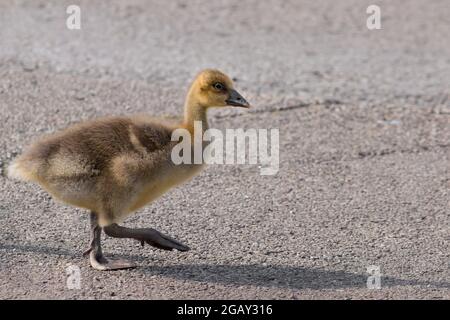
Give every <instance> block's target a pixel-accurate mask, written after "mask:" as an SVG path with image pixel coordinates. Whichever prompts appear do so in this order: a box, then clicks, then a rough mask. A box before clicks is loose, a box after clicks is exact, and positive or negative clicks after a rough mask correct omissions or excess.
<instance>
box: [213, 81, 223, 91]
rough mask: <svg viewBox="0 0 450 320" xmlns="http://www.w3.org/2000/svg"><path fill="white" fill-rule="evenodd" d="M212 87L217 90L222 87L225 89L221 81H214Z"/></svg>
mask: <svg viewBox="0 0 450 320" xmlns="http://www.w3.org/2000/svg"><path fill="white" fill-rule="evenodd" d="M213 87H214V89H217V90H223V89H225V86H224V85H223V84H222V83H220V82H216V83H214V84H213Z"/></svg>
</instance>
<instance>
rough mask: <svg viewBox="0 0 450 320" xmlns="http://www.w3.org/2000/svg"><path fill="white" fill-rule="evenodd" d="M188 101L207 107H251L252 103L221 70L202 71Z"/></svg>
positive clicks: (194, 83) (195, 81)
mask: <svg viewBox="0 0 450 320" xmlns="http://www.w3.org/2000/svg"><path fill="white" fill-rule="evenodd" d="M188 100H190V101H189V102H188V103H191V104H197V105H200V106H202V107H205V108H209V107H225V106H235V107H244V108H249V107H250V104H249V103H248V102H247V101H246V100H245V99H244V97H242V96H241V95H240V94H239V92H237V91H236V90H235V89H234V87H233V81H232V80H231V79H230V78H229V77H228V76H227V75H226V74H224V73H222V72H221V71H219V70H214V69H206V70H203V71H202V72H200V73H199V74H198V75H197V77H196V78H195V80H194V82H193V83H192V86H191V89H190V90H189V97H188Z"/></svg>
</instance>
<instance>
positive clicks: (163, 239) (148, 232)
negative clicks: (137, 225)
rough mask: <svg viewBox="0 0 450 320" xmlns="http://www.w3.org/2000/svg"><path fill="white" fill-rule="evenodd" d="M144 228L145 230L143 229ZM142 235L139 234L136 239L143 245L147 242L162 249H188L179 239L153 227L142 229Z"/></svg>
mask: <svg viewBox="0 0 450 320" xmlns="http://www.w3.org/2000/svg"><path fill="white" fill-rule="evenodd" d="M144 230H145V231H144ZM142 231H144V232H143V235H142V236H141V237H142V238H141V239H138V240H140V241H141V244H142V246H144V243H147V244H149V245H151V246H153V247H155V248H158V249H162V250H172V249H177V250H179V251H189V247H188V246H186V245H184V244H182V243H181V242H180V241H178V240H175V239H173V238H171V237H169V236H167V235H165V234H162V233H161V232H159V231H157V230H155V229H151V228H148V229H142Z"/></svg>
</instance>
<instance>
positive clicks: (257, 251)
mask: <svg viewBox="0 0 450 320" xmlns="http://www.w3.org/2000/svg"><path fill="white" fill-rule="evenodd" d="M75 2H76V4H78V5H80V7H81V10H82V11H81V30H72V31H71V30H68V29H67V28H66V26H65V19H66V17H67V15H66V13H65V11H66V7H67V6H68V5H69V4H74V3H75ZM370 4H372V1H367V0H363V1H361V0H351V1H350V0H348V1H331V0H330V1H325V0H320V1H256V0H252V1H234V0H233V1H226V2H225V1H206V0H205V1H188V2H186V1H170V2H168V1H162V0H161V1H140V0H134V1H118V0H117V1H106V0H105V1H97V0H96V1H72V0H70V1H12V0H5V1H1V2H0V119H1V126H0V170H1V171H2V172H3V173H4V169H5V167H6V165H7V164H8V163H9V162H10V161H11V160H12V159H13V158H14V157H15V155H17V154H18V153H20V152H21V150H23V148H24V147H25V146H26V145H28V144H29V143H30V141H31V140H33V139H35V138H36V137H38V136H40V135H42V134H44V133H49V132H54V131H55V130H57V129H61V128H64V127H66V126H68V125H70V124H73V123H76V122H79V121H81V120H86V119H91V118H95V117H99V116H103V115H119V114H133V113H142V112H146V113H150V114H155V115H177V114H181V110H182V104H183V98H184V95H185V93H186V90H187V86H188V84H189V82H190V81H191V80H192V78H193V76H194V75H195V74H196V73H197V72H198V71H199V70H201V69H203V68H206V67H214V68H219V69H221V70H223V71H224V72H226V73H227V74H229V75H230V76H232V77H234V78H236V87H237V88H238V89H239V91H240V92H241V93H242V94H243V95H244V96H245V97H246V98H247V99H248V100H249V101H250V102H251V103H252V104H253V105H254V106H255V107H254V109H252V110H250V111H245V110H244V111H241V110H224V111H213V112H211V113H210V119H211V125H212V126H214V127H217V128H221V129H224V128H279V130H280V170H279V172H278V174H276V175H274V176H261V175H260V174H259V169H258V167H257V166H251V165H226V166H225V165H224V166H210V167H208V168H207V169H206V170H205V171H204V172H203V173H202V174H200V175H199V176H197V177H195V178H194V179H193V180H191V181H190V182H189V183H187V184H185V185H183V186H181V187H179V188H177V189H174V190H172V191H171V192H170V193H168V194H166V195H164V196H163V197H162V198H160V199H159V200H158V201H157V202H155V203H154V204H152V205H151V206H148V207H146V208H145V209H142V210H140V211H139V212H138V214H136V215H135V216H133V217H131V218H130V219H128V220H127V221H126V225H127V226H149V227H154V228H156V229H158V230H160V231H162V232H164V233H168V234H170V235H172V236H174V237H176V238H177V239H180V240H182V241H183V242H185V243H186V244H188V245H189V246H190V247H191V249H192V250H191V251H189V252H187V253H180V252H162V251H158V250H153V249H152V248H151V247H144V248H141V247H140V245H139V244H138V243H137V242H133V241H131V240H118V239H112V238H105V242H104V243H105V248H104V250H105V252H106V253H108V254H109V255H110V256H111V255H113V256H119V257H125V258H131V259H134V260H136V261H137V262H138V264H139V265H140V267H139V268H137V269H133V270H123V271H117V272H98V271H94V270H93V269H91V268H90V267H89V265H88V262H87V260H86V259H85V258H83V257H82V256H81V254H82V252H83V251H84V249H86V246H87V243H88V236H89V231H88V215H87V214H86V212H84V211H83V210H79V209H74V208H72V207H68V206H65V205H63V204H60V203H57V202H55V201H54V200H53V199H52V198H51V197H50V196H49V195H48V194H47V193H45V192H44V191H42V190H41V189H40V188H39V187H37V186H34V185H30V184H25V183H22V182H18V181H11V180H8V179H7V178H6V177H4V174H2V175H0V298H2V299H30V298H44V299H50V298H56V299H61V298H76V299H81V298H86V299H98V298H102V299H117V298H120V299H122V298H136V299H172V298H181V299H183V298H189V299H191V298H194V299H196V298H205V299H210V298H218V299H220V298H223V299H231V298H237V299H241V298H246V299H257V298H264V299H267V298H269V299H270V298H274V299H318V298H331V299H359V298H363V299H393V298H395V299H407V298H410V299H425V298H427V299H449V298H450V271H449V263H450V246H449V240H450V227H449V226H450V214H449V205H450V161H449V160H450V86H449V84H450V42H449V41H448V39H449V31H450V3H449V2H448V0H433V1H420V0H411V1H395V2H394V1H377V3H376V4H377V5H379V6H380V7H381V21H382V29H381V30H372V31H371V30H368V29H367V28H366V19H367V16H368V15H367V14H366V8H367V6H368V5H370ZM68 266H76V267H79V268H80V271H81V288H80V289H69V288H68V287H67V274H66V271H67V267H68ZM369 266H378V267H379V268H380V271H381V274H382V275H381V289H379V290H371V289H368V288H367V286H366V282H367V277H368V276H369V274H368V273H367V268H368V267H369Z"/></svg>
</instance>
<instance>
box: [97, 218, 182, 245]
mask: <svg viewBox="0 0 450 320" xmlns="http://www.w3.org/2000/svg"><path fill="white" fill-rule="evenodd" d="M104 230H105V233H106V234H107V235H109V236H111V237H115V238H131V239H136V240H138V241H140V242H141V244H144V243H147V244H149V245H151V246H153V247H155V248H158V249H163V250H172V249H177V250H179V251H188V250H189V247H188V246H186V245H184V244H182V243H181V242H179V241H177V240H175V239H173V238H171V237H169V236H167V235H165V234H162V233H161V232H159V231H157V230H155V229H151V228H141V229H131V228H125V227H121V226H119V225H117V224H115V223H114V224H112V225H109V226H107V227H105V228H104Z"/></svg>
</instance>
